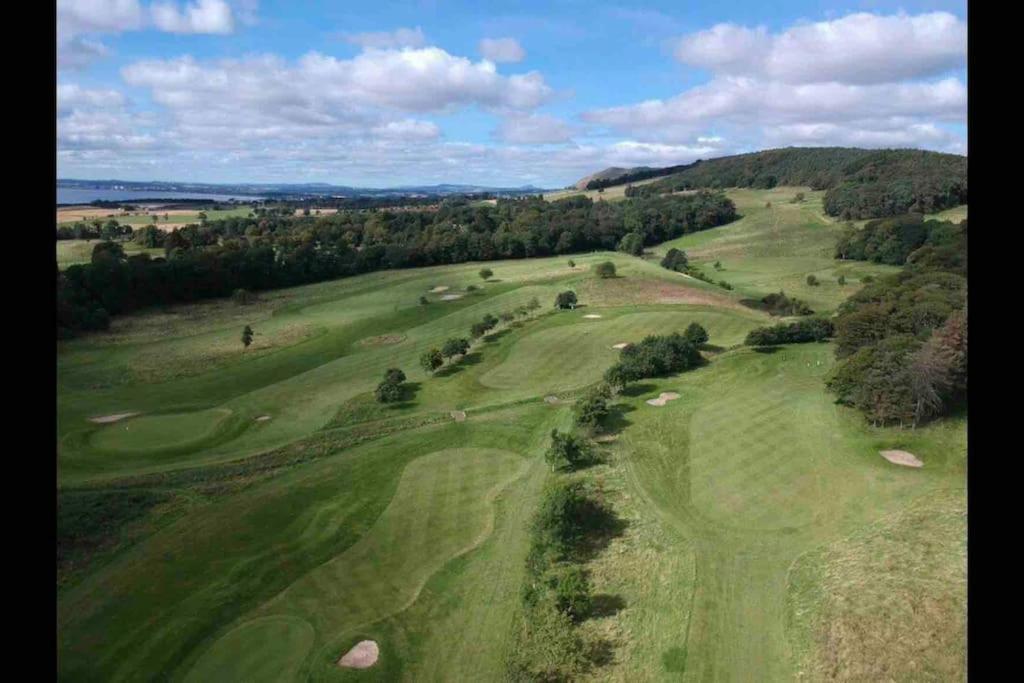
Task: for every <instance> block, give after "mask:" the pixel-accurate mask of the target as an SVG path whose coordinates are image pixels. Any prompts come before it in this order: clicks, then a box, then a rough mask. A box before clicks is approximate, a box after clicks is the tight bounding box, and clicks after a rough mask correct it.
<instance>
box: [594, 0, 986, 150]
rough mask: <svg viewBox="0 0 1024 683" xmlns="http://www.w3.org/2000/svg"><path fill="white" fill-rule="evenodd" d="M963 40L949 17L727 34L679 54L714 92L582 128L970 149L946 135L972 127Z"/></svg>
mask: <svg viewBox="0 0 1024 683" xmlns="http://www.w3.org/2000/svg"><path fill="white" fill-rule="evenodd" d="M965 41H966V25H965V24H964V23H963V22H962V21H960V20H959V19H957V18H956V17H954V16H953V15H951V14H947V13H943V12H934V13H930V14H921V15H917V16H907V15H904V14H899V15H895V16H876V15H872V14H865V13H859V14H851V15H849V16H846V17H842V18H840V19H836V20H833V21H826V22H818V23H813V24H801V25H797V26H794V27H791V28H789V29H787V30H785V31H783V32H781V33H779V34H774V35H773V34H769V33H768V31H767V30H766V29H764V28H763V27H758V28H748V27H743V26H737V25H734V24H718V25H716V26H714V27H712V28H710V29H708V30H706V31H701V32H699V33H695V34H693V35H691V36H687V37H685V38H684V39H682V40H681V41H680V43H679V44H678V46H677V51H676V56H677V58H679V59H680V60H681V61H684V62H686V63H689V64H694V65H697V66H701V67H705V68H708V69H710V70H711V71H712V73H713V76H712V78H711V80H710V81H708V82H707V83H704V84H702V85H698V86H695V87H692V88H689V89H687V90H685V91H683V92H681V93H680V94H678V95H676V96H675V97H671V98H668V99H656V100H648V101H645V102H639V103H636V104H632V105H625V106H619V107H609V108H605V109H599V110H595V111H590V112H586V113H584V114H583V118H584V119H585V120H586V121H589V122H591V123H594V124H599V125H603V126H606V127H607V128H608V129H610V130H611V131H614V132H616V133H618V134H622V135H628V136H630V137H634V138H636V139H638V140H643V141H647V142H658V143H680V142H684V141H688V140H692V139H693V138H694V137H695V136H704V137H707V136H708V135H709V131H710V130H711V129H712V127H714V129H718V130H726V131H727V132H728V133H729V137H730V139H732V140H733V141H740V140H742V141H743V142H744V144H745V145H747V146H749V147H752V148H757V147H763V146H765V145H783V144H847V145H860V146H866V147H883V146H893V147H906V146H923V147H928V148H930V149H943V150H956V149H961V148H963V141H962V139H961V138H960V137H959V136H957V135H955V134H953V133H950V132H949V130H948V128H943V127H941V125H940V124H956V125H964V124H965V123H966V114H967V87H966V85H965V84H964V83H963V82H962V81H961V80H959V78H958V77H956V76H955V75H952V74H950V72H951V71H954V70H956V69H958V68H959V67H961V66H962V65H963V62H964V58H965V55H966V44H965ZM943 74H946V75H945V77H940V76H942V75H943ZM698 139H699V138H698Z"/></svg>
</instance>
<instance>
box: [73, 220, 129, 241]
mask: <svg viewBox="0 0 1024 683" xmlns="http://www.w3.org/2000/svg"><path fill="white" fill-rule="evenodd" d="M131 235H132V226H130V225H121V224H120V223H118V222H117V221H116V220H114V219H113V218H111V219H109V220H107V221H100V220H95V221H91V222H89V223H86V222H84V221H79V222H77V223H74V224H72V225H58V226H57V240H58V241H60V240H99V239H103V240H115V239H121V238H122V237H130V236H131Z"/></svg>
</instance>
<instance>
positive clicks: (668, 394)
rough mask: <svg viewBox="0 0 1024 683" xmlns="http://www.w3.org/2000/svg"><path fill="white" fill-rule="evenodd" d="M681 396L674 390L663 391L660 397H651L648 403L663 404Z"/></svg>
mask: <svg viewBox="0 0 1024 683" xmlns="http://www.w3.org/2000/svg"><path fill="white" fill-rule="evenodd" d="M677 398H679V394H677V393H676V392H674V391H663V392H661V394H660V395H659V396H658V398H649V399H647V401H646V403H647V405H649V406H659V407H660V406H663V405H665V404H666V403H668V402H669V401H674V400H676V399H677Z"/></svg>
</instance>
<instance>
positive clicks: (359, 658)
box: [338, 640, 380, 669]
mask: <svg viewBox="0 0 1024 683" xmlns="http://www.w3.org/2000/svg"><path fill="white" fill-rule="evenodd" d="M379 656H380V648H378V647H377V643H376V642H375V641H372V640H360V641H359V642H358V643H356V644H355V646H354V647H353V648H352V649H351V650H349V651H348V652H346V653H345V654H344V655H342V657H341V659H339V660H338V666H343V667H345V668H347V669H369V668H370V667H371V666H373V665H374V664H376V663H377V657H379Z"/></svg>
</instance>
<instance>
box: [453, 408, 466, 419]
mask: <svg viewBox="0 0 1024 683" xmlns="http://www.w3.org/2000/svg"><path fill="white" fill-rule="evenodd" d="M452 418H453V419H454V420H455V421H456V422H465V421H466V411H465V410H453V411H452Z"/></svg>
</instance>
